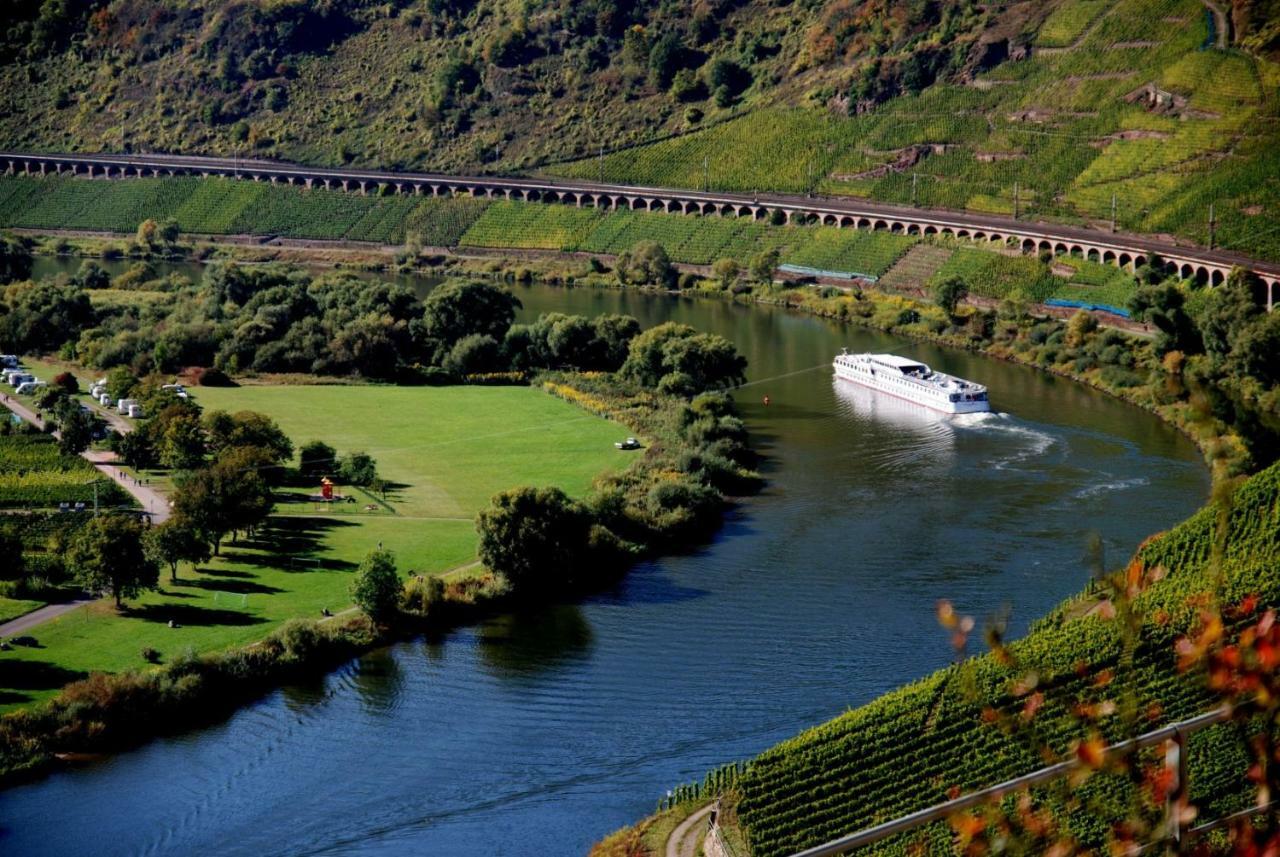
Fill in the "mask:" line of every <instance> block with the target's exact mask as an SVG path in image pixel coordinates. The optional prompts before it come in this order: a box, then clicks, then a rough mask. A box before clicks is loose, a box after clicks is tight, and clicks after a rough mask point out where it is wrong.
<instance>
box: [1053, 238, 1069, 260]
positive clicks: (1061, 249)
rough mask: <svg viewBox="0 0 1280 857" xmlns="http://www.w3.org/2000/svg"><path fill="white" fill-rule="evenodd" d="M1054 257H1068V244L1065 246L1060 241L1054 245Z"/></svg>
mask: <svg viewBox="0 0 1280 857" xmlns="http://www.w3.org/2000/svg"><path fill="white" fill-rule="evenodd" d="M1053 255H1055V256H1066V255H1067V245H1066V244H1063V243H1062V242H1061V241H1059V242H1058V243H1057V244H1054V245H1053Z"/></svg>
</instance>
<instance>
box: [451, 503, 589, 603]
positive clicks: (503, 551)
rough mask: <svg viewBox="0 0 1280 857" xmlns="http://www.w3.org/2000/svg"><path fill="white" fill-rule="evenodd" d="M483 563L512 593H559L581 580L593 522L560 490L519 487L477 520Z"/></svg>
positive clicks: (492, 504) (483, 511) (493, 504)
mask: <svg viewBox="0 0 1280 857" xmlns="http://www.w3.org/2000/svg"><path fill="white" fill-rule="evenodd" d="M476 530H477V531H478V532H479V534H480V559H481V560H482V561H483V562H484V564H485V565H486V566H487V567H488V568H489V569H490V570H491V571H493V572H494V573H495V574H500V575H502V576H503V577H504V578H505V579H506V581H507V583H508V584H510V586H511V588H512V589H514V590H516V591H517V592H520V591H527V590H531V589H534V588H535V587H540V588H541V589H543V590H544V591H551V590H556V589H559V588H561V587H563V586H565V585H568V584H571V583H574V582H576V581H577V580H578V577H579V574H580V572H581V571H582V570H583V569H582V568H581V565H582V559H583V558H584V556H585V553H586V550H587V546H588V542H589V538H590V534H591V517H590V515H589V514H588V513H587V512H586V510H585V509H583V508H582V507H581V506H580V505H579V504H578V503H576V502H574V501H573V500H571V499H570V498H569V497H568V496H567V495H566V494H565V493H564V492H563V491H561V490H560V489H559V488H527V487H526V488H515V489H512V490H510V491H503V492H502V493H500V494H498V495H496V496H495V497H494V498H493V500H492V503H491V505H490V506H489V508H488V509H484V510H482V511H481V512H480V514H479V515H477V516H476Z"/></svg>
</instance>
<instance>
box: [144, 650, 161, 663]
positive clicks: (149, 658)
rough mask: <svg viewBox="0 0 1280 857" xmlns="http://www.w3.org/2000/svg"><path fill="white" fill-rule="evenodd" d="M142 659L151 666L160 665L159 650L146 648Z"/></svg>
mask: <svg viewBox="0 0 1280 857" xmlns="http://www.w3.org/2000/svg"><path fill="white" fill-rule="evenodd" d="M142 659H143V660H144V661H146V662H147V663H149V664H158V663H160V652H159V651H158V650H157V649H153V648H151V647H150V646H146V647H145V648H143V650H142Z"/></svg>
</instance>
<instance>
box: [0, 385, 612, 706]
mask: <svg viewBox="0 0 1280 857" xmlns="http://www.w3.org/2000/svg"><path fill="white" fill-rule="evenodd" d="M197 401H199V403H200V404H201V405H202V406H203V407H204V408H205V409H206V410H213V409H218V408H223V409H228V410H231V411H236V410H245V409H248V410H256V411H261V412H263V413H266V414H268V415H270V416H272V417H273V418H274V419H276V420H277V422H278V423H279V424H280V426H281V427H282V428H283V429H284V431H285V432H286V433H287V434H288V435H289V436H290V438H291V439H292V440H293V441H294V443H295V445H299V446H300V445H301V444H303V443H306V442H307V441H309V440H313V439H321V440H324V441H325V442H327V443H329V444H331V445H333V446H335V447H337V448H338V449H339V451H340V452H347V451H352V450H364V451H366V452H368V453H370V454H371V455H373V457H374V458H375V459H376V460H377V463H378V470H379V473H380V475H381V476H382V477H383V478H384V479H387V480H388V481H389V482H391V483H392V484H393V487H392V489H391V490H390V491H389V492H388V495H387V500H386V503H385V504H383V503H381V502H378V499H377V498H374V497H373V496H371V495H368V494H365V493H364V492H360V491H357V492H352V491H350V489H341V488H340V489H339V490H340V491H347V492H348V493H353V494H354V495H355V496H356V497H357V498H358V502H357V503H356V504H341V505H340V506H339V509H341V511H336V510H335V511H334V512H325V511H323V510H320V511H318V510H317V509H316V508H315V507H314V506H313V505H312V504H311V503H307V502H305V500H303V501H301V502H298V501H295V502H288V503H281V504H280V505H278V506H277V514H276V515H275V516H273V517H272V518H271V519H269V521H268V523H267V525H266V527H265V528H264V529H263V531H262V532H260V533H259V534H257V535H256V536H254V537H251V538H243V539H241V540H239V541H236V542H230V543H224V545H223V551H222V556H221V557H219V558H217V559H215V560H213V561H212V562H209V563H206V564H202V565H201V566H200V567H199V569H198V570H197V571H194V572H193V571H192V569H191V568H190V567H188V566H185V565H184V566H183V568H182V569H181V571H180V573H179V578H180V579H179V581H178V582H177V583H172V582H170V581H169V570H168V569H163V570H162V572H161V587H160V589H159V590H158V591H155V592H150V593H147V594H145V595H144V596H142V597H141V598H138V599H136V600H133V601H130V602H129V609H128V611H126V612H125V613H117V612H116V611H115V609H114V608H113V607H112V605H111V604H110V601H109V600H104V601H99V602H95V603H94V604H91V605H87V606H86V607H82V608H79V609H76V610H74V611H71V612H70V613H68V614H66V615H64V616H62V617H59V618H58V619H55V620H52V621H50V622H48V623H46V624H44V625H41V626H39V627H38V628H36V629H35V630H34V631H33V632H32V633H33V634H34V635H35V636H36V637H37V639H38V640H39V643H40V647H39V648H22V647H15V649H14V650H13V651H11V652H6V653H5V657H4V661H3V670H2V671H0V710H7V709H13V708H15V707H21V706H24V705H28V704H30V703H32V702H35V701H38V700H41V699H45V698H48V697H50V696H52V695H53V693H54V692H55V691H56V690H57V688H59V687H61V686H62V685H63V684H65V683H66V682H67V681H70V680H72V679H75V678H77V677H80V676H82V675H84V674H87V673H88V672H90V671H93V670H107V671H115V670H121V669H124V668H128V667H140V666H143V665H144V662H143V660H142V656H141V651H142V649H143V648H144V647H151V648H154V649H156V650H158V651H159V652H161V654H162V657H164V658H165V659H169V658H172V657H173V656H175V655H178V654H180V653H182V652H185V651H186V650H188V649H192V650H194V651H197V652H204V651H214V650H219V649H223V648H226V647H229V646H235V645H243V644H247V643H250V642H253V641H254V640H257V639H260V638H262V637H263V636H264V635H266V634H267V633H268V632H270V631H271V630H272V629H273V628H275V627H277V626H278V625H279V624H280V623H282V622H284V621H285V620H287V619H289V618H292V617H295V616H305V617H319V616H320V613H321V610H322V609H326V608H327V609H329V610H332V611H333V612H335V613H336V612H339V611H341V610H343V609H346V608H347V606H348V605H349V604H350V599H349V596H348V587H349V585H350V581H351V572H352V571H353V570H354V569H355V567H356V565H357V564H358V563H359V562H360V560H361V559H362V558H363V557H364V556H365V555H366V554H367V553H368V552H369V551H370V550H373V549H375V548H376V547H378V545H382V546H383V547H385V548H387V549H389V550H392V551H393V552H394V553H395V555H396V559H397V565H398V567H399V569H400V571H401V573H402V574H446V573H448V572H451V571H456V570H460V569H466V568H467V567H469V566H471V565H472V564H473V563H474V562H475V557H476V533H475V529H474V524H473V519H474V515H475V513H476V512H477V511H479V509H480V508H481V507H482V506H484V505H485V504H486V503H487V502H488V500H489V498H490V496H492V495H493V494H494V493H496V492H497V491H500V490H503V489H506V488H511V487H515V486H517V485H556V486H559V487H561V488H563V489H564V490H565V491H567V492H569V493H570V494H573V495H581V494H583V493H584V492H585V491H586V490H587V488H588V487H589V486H590V485H591V483H592V481H593V479H594V477H595V476H597V475H598V474H600V473H602V472H604V471H607V470H610V469H618V468H621V467H623V466H625V465H626V464H627V463H628V462H629V461H630V460H631V459H630V458H628V457H627V456H626V455H624V454H622V453H619V452H618V451H617V450H615V449H614V447H613V442H614V441H615V440H618V439H619V438H620V437H622V436H624V435H625V434H626V430H625V429H624V428H622V427H621V426H619V425H617V424H616V423H612V422H609V421H608V420H605V419H602V418H599V417H596V416H594V415H590V414H587V413H585V412H583V411H581V410H579V409H577V408H575V407H574V406H573V405H570V404H568V403H567V402H564V401H562V400H560V399H557V398H555V397H553V396H550V395H547V394H546V393H544V392H542V391H540V390H536V389H532V388H528V387H441V388H429V387H415V388H408V387H374V386H367V387H362V386H356V387H353V386H251V387H250V386H246V387H239V388H228V389H216V390H215V389H213V388H200V389H199V390H198V392H197ZM316 488H317V490H318V486H316ZM366 505H373V506H376V507H377V509H376V511H372V512H365V511H364V508H365V506H366ZM4 606H6V605H0V607H4ZM170 620H174V621H175V622H177V623H178V624H179V625H180V626H181V627H178V628H170V627H168V622H169V621H170Z"/></svg>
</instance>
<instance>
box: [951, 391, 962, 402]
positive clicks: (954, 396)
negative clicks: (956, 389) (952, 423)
mask: <svg viewBox="0 0 1280 857" xmlns="http://www.w3.org/2000/svg"><path fill="white" fill-rule="evenodd" d="M951 401H953V402H958V401H960V397H959V396H958V395H957V394H955V393H952V394H951Z"/></svg>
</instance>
